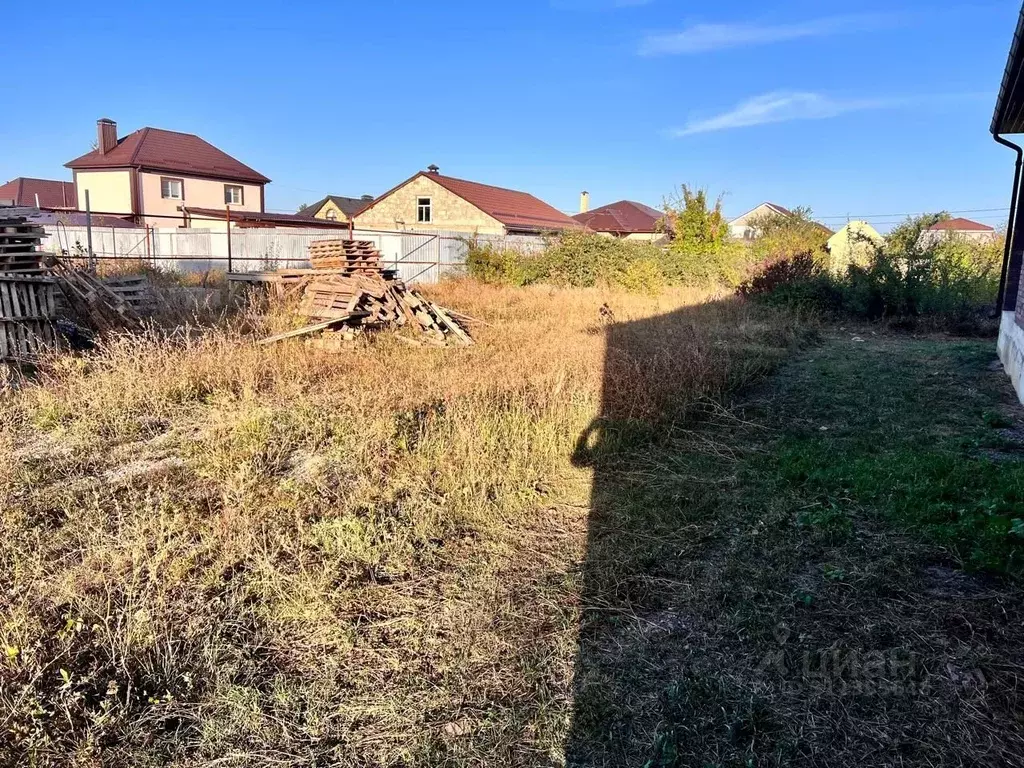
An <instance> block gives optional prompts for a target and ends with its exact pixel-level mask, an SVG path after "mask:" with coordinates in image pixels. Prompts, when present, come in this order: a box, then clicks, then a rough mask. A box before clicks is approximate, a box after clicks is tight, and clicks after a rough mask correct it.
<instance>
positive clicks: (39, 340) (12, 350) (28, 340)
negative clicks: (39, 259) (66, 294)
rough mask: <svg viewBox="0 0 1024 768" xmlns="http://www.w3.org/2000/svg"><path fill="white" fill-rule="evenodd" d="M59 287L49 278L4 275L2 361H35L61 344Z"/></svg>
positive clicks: (0, 280)
mask: <svg viewBox="0 0 1024 768" xmlns="http://www.w3.org/2000/svg"><path fill="white" fill-rule="evenodd" d="M56 287H57V286H56V283H55V281H54V280H53V279H52V278H48V277H32V276H21V275H15V274H13V273H5V274H0V360H23V359H25V358H31V357H33V356H35V355H38V354H40V353H41V352H44V351H46V350H47V349H50V348H52V347H53V346H55V345H56V344H57V336H56V334H55V333H54V329H53V317H54V315H55V314H56Z"/></svg>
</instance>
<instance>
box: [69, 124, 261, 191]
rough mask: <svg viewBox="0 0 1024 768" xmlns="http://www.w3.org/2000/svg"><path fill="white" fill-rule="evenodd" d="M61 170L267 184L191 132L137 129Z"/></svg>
mask: <svg viewBox="0 0 1024 768" xmlns="http://www.w3.org/2000/svg"><path fill="white" fill-rule="evenodd" d="M65 167H67V168H73V169H75V170H80V171H83V170H88V169H93V168H139V169H143V170H152V171H164V172H170V173H181V174H187V175H195V176H212V177H213V178H216V179H228V180H230V181H247V182H249V183H251V184H266V183H267V182H269V181H270V179H268V178H267V177H266V176H264V175H263V174H262V173H259V172H258V171H254V170H253V169H252V168H250V167H249V166H247V165H245V164H244V163H241V162H239V161H238V160H235V158H233V157H232V156H231V155H229V154H227V153H226V152H222V151H221V150H219V149H217V148H216V147H215V146H213V144H210V143H209V142H208V141H204V140H203V139H201V138H199V137H198V136H196V135H195V134H192V133H178V132H177V131H165V130H163V129H162V128H140V129H139V130H137V131H135V132H134V133H129V134H128V135H127V136H125V137H123V138H121V139H118V140H117V146H116V147H114V148H113V149H112V150H110V151H109V152H107V153H106V154H103V155H101V154H100V152H99V150H97V149H94V150H93V151H92V152H89V153H87V154H84V155H82V156H81V157H76V158H75V159H74V160H72V161H71V162H70V163H65Z"/></svg>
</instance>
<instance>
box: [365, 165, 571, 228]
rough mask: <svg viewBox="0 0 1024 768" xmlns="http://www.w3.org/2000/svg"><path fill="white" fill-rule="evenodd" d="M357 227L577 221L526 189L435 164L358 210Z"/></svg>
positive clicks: (527, 225)
mask: <svg viewBox="0 0 1024 768" xmlns="http://www.w3.org/2000/svg"><path fill="white" fill-rule="evenodd" d="M353 221H354V222H355V226H356V228H358V229H371V230H372V229H377V230H405V229H413V230H421V231H431V230H446V231H453V232H465V233H467V234H481V235H507V234H539V233H542V232H555V231H560V230H564V229H579V228H580V225H579V224H578V223H577V222H575V221H573V219H571V218H570V217H569V216H566V215H565V214H564V213H562V212H561V211H559V210H558V209H557V208H553V207H552V206H550V205H548V204H547V203H545V202H544V201H543V200H539V199H537V198H536V197H534V196H533V195H531V194H528V193H526V192H519V191H516V190H514V189H505V188H504V187H494V186H491V185H489V184H480V183H479V182H476V181H466V180H465V179H456V178H453V177H451V176H443V175H441V173H440V169H438V167H437V166H436V165H432V166H430V168H428V169H427V170H426V171H420V172H419V173H417V174H416V175H415V176H412V177H411V178H409V179H406V180H405V181H403V182H402V183H401V184H399V185H398V186H397V187H395V188H394V189H392V190H390V191H388V192H385V193H384V194H383V195H381V196H380V197H378V198H377V199H376V200H374V201H372V202H371V203H369V204H368V205H367V206H366V207H365V208H363V209H362V210H361V211H359V212H358V213H357V214H356V215H355V216H354V217H353Z"/></svg>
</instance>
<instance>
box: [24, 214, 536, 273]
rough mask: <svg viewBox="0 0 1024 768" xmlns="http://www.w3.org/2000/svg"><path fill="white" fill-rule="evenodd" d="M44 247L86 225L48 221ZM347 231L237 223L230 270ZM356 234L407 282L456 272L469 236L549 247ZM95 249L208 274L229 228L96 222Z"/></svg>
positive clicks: (444, 235)
mask: <svg viewBox="0 0 1024 768" xmlns="http://www.w3.org/2000/svg"><path fill="white" fill-rule="evenodd" d="M45 230H46V236H45V237H44V239H43V244H44V247H45V248H46V249H47V250H52V251H55V252H60V251H65V252H72V253H73V252H75V251H76V248H77V249H79V252H82V253H84V251H85V248H86V242H87V240H88V236H87V233H86V228H85V227H65V226H63V225H54V226H51V225H48V226H46V227H45ZM348 236H349V233H348V231H347V230H339V229H319V228H309V229H305V228H292V227H280V228H276V227H275V228H237V227H236V228H232V230H231V269H232V271H235V272H263V271H268V270H274V269H288V268H291V269H296V268H303V267H308V266H309V261H308V256H309V244H310V243H311V242H313V241H315V240H337V239H345V238H347V237H348ZM352 237H353V238H354V239H356V240H369V241H371V242H372V243H373V244H374V246H375V247H376V248H377V250H379V251H380V254H381V260H382V262H383V264H384V265H385V266H387V267H390V268H392V269H396V270H397V271H398V273H399V275H400V277H401V278H402V279H403V280H405V281H406V282H410V283H411V282H418V283H436V282H438V281H439V280H441V279H443V278H444V277H445V276H447V275H451V274H457V273H458V272H460V271H461V270H462V269H463V267H464V266H465V263H466V255H467V253H468V250H469V242H470V241H471V240H473V239H475V240H476V241H477V242H480V243H492V244H494V245H496V246H498V247H505V248H515V249H517V250H520V251H523V252H525V253H536V252H537V251H539V250H542V249H543V248H544V247H545V241H544V239H543V238H542V237H538V236H531V235H507V236H503V235H477V236H475V237H474V236H472V235H468V234H466V233H463V232H452V231H445V230H437V231H422V230H421V231H416V230H405V231H379V230H364V229H357V230H355V231H354V232H353V233H352ZM92 244H93V252H94V253H95V254H96V255H97V256H100V257H102V258H105V259H106V258H139V259H143V260H147V261H148V262H149V263H152V264H154V265H156V266H159V267H161V268H162V269H174V270H180V271H183V272H205V271H207V270H210V269H221V270H227V268H228V233H227V232H226V231H224V230H211V229H192V228H184V227H177V228H171V227H150V228H145V227H138V228H116V229H115V228H110V227H93V228H92Z"/></svg>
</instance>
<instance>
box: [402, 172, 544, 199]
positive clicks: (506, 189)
mask: <svg viewBox="0 0 1024 768" xmlns="http://www.w3.org/2000/svg"><path fill="white" fill-rule="evenodd" d="M420 173H422V174H424V175H427V177H428V178H430V176H435V177H437V176H440V177H441V178H442V179H450V180H451V181H458V182H459V183H461V184H474V185H476V186H478V187H487V188H489V189H500V190H501V191H502V192H515V193H516V194H517V195H528V196H529V197H533V198H534V199H535V200H540V198H539V197H534V196H533V195H531V194H530V193H529V192H524V191H523V190H521V189H512V187H499V186H498V185H497V184H485V183H484V182H482V181H473V180H471V179H460V178H458V177H457V176H448V175H447V174H443V173H431V172H430V171H420Z"/></svg>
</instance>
